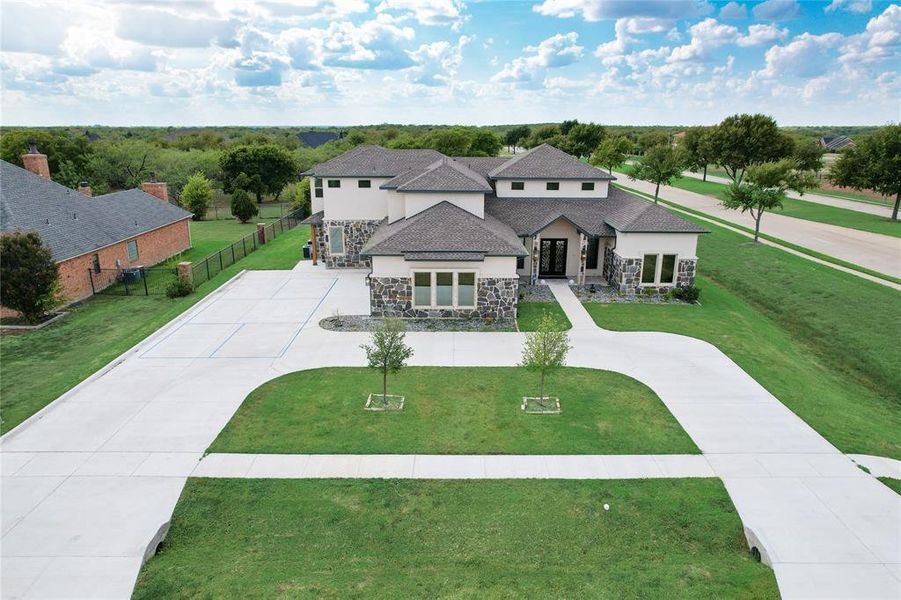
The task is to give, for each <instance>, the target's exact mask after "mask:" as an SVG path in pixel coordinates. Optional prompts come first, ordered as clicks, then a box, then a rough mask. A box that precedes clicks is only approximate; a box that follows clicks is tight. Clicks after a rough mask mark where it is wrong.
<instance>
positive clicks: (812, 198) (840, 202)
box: [684, 171, 892, 219]
mask: <svg viewBox="0 0 901 600" xmlns="http://www.w3.org/2000/svg"><path fill="white" fill-rule="evenodd" d="M684 174H685V176H686V177H693V178H694V179H703V178H704V175H703V174H702V173H693V172H691V171H686V172H685V173H684ZM707 181H712V182H714V183H722V184H723V185H731V184H732V180H731V179H728V178H726V177H718V176H716V175H708V176H707ZM786 195H788V197H789V198H794V199H795V200H803V201H805V202H812V203H814V204H824V205H826V206H834V207H835V208H844V209H846V210H853V211H856V212H862V213H867V214H870V215H876V216H878V217H883V218H885V219H889V218H891V216H892V207H891V206H888V205H886V204H873V203H869V202H855V201H854V200H845V199H844V198H836V197H834V196H826V195H824V194H817V193H809V192H806V193H805V194H804V195H803V196H802V195H801V194H799V193H798V192H796V191H794V190H788V192H786Z"/></svg>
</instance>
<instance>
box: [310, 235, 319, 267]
mask: <svg viewBox="0 0 901 600" xmlns="http://www.w3.org/2000/svg"><path fill="white" fill-rule="evenodd" d="M310 241H311V242H313V266H314V267H315V266H316V260H317V259H318V258H319V243H318V241H317V240H316V226H315V225H310Z"/></svg>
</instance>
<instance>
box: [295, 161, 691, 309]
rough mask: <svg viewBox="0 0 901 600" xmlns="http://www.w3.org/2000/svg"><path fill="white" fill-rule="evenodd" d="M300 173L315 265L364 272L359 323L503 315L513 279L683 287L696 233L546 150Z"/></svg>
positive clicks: (631, 289)
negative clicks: (308, 202) (307, 186)
mask: <svg viewBox="0 0 901 600" xmlns="http://www.w3.org/2000/svg"><path fill="white" fill-rule="evenodd" d="M305 175H309V176H311V177H312V178H313V186H312V189H313V200H312V204H313V207H312V208H313V215H312V216H311V217H310V218H309V219H307V222H308V223H309V224H311V225H312V227H313V231H314V235H313V238H314V245H315V246H314V252H315V255H316V256H318V257H319V258H320V259H321V260H322V261H323V262H324V263H325V265H326V267H327V268H369V269H370V274H369V285H370V303H371V310H372V314H373V315H382V316H400V317H474V316H477V317H483V318H499V317H515V316H516V302H517V295H518V287H519V282H520V281H521V280H523V281H530V282H533V283H534V282H537V281H538V280H539V279H547V278H556V277H559V278H568V279H571V280H574V281H576V282H578V283H584V282H585V281H586V278H603V279H605V280H607V281H608V282H609V283H610V284H611V285H613V286H615V287H617V288H618V289H619V290H620V291H622V292H624V293H635V292H640V291H641V290H643V289H645V288H654V289H657V290H661V291H664V290H666V289H668V288H672V287H673V286H679V287H684V286H689V285H692V284H693V283H694V277H695V270H696V268H697V256H696V254H695V248H696V244H697V238H698V234H700V233H704V231H705V230H704V229H702V228H700V227H698V226H697V225H695V224H693V223H691V222H689V221H686V220H685V219H682V218H680V217H678V216H676V215H674V214H673V213H671V212H670V211H668V210H666V209H664V208H662V207H660V206H656V205H653V204H650V203H648V202H646V201H644V200H642V199H640V198H638V197H636V196H634V195H632V194H629V193H627V192H625V191H623V190H620V189H618V188H613V187H611V186H610V185H609V184H610V181H611V180H613V179H615V178H614V177H611V176H610V175H608V174H606V173H604V172H603V171H601V170H599V169H596V168H595V167H593V166H591V165H587V164H585V163H583V162H581V161H579V160H578V159H576V158H575V157H573V156H571V155H569V154H567V153H565V152H563V151H561V150H558V149H556V148H554V147H552V146H548V145H546V144H544V145H541V146H538V147H536V148H534V149H532V150H530V151H529V152H525V153H523V154H519V155H516V156H513V157H488V158H480V157H453V158H452V157H448V156H444V155H443V154H441V153H440V152H436V151H434V150H389V149H386V148H382V147H380V146H358V147H356V148H354V149H352V150H349V151H348V152H346V153H344V154H342V155H341V156H338V157H336V158H333V159H332V160H329V161H327V162H324V163H322V164H319V165H317V166H315V167H314V168H312V169H310V170H309V171H308V172H306V173H305Z"/></svg>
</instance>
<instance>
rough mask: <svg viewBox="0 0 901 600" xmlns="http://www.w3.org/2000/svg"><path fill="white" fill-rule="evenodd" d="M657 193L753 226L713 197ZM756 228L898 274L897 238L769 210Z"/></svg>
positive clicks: (624, 179) (668, 190)
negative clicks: (774, 212)
mask: <svg viewBox="0 0 901 600" xmlns="http://www.w3.org/2000/svg"><path fill="white" fill-rule="evenodd" d="M613 174H614V175H615V176H616V177H618V178H619V182H620V183H621V184H622V185H624V186H625V187H630V188H633V189H636V190H638V191H640V192H643V193H645V194H650V195H651V196H653V195H654V188H655V186H654V184H652V183H648V182H647V181H642V180H640V179H639V180H635V181H633V180H630V179H629V176H628V175H626V174H625V173H618V172H616V171H614V172H613ZM659 196H660V198H663V199H665V200H669V201H671V202H675V203H676V204H680V205H682V206H685V207H688V208H691V209H694V210H697V211H700V212H703V213H705V214H708V215H711V216H714V217H717V218H719V219H722V220H724V221H727V222H730V223H736V224H738V225H742V226H744V227H749V228H750V229H752V230H753V229H754V219H752V218H751V215H749V214H747V213H741V212H739V211H737V210H729V209H726V208H724V207H723V206H722V205H721V204H720V202H719V200H717V199H716V198H712V197H710V196H705V195H703V194H696V193H694V192H689V191H687V190H683V189H680V188H676V187H672V186H661V188H660V194H659ZM760 231H761V232H762V233H766V234H768V235H771V236H774V237H776V238H779V239H780V240H785V241H786V242H790V243H792V244H795V245H798V246H803V247H805V248H809V249H810V250H814V251H816V252H820V253H822V254H826V255H828V256H832V257H834V258H838V259H840V260H843V261H846V262H849V263H851V264H853V265H858V266H861V267H866V268H867V269H872V270H873V271H877V272H879V273H883V274H886V275H891V276H893V277H901V238H896V237H892V236H888V235H880V234H878V233H870V232H869V231H859V230H857V229H849V228H847V227H838V226H835V225H829V224H827V223H817V222H815V221H806V220H804V219H796V218H794V217H786V216H783V215H779V214H772V213H767V214H765V215H764V216H763V219H762V220H761V222H760Z"/></svg>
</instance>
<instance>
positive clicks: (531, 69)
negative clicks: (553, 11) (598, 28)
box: [491, 31, 583, 84]
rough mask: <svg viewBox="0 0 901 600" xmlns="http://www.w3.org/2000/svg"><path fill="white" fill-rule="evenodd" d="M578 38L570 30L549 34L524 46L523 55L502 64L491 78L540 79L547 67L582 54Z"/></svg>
mask: <svg viewBox="0 0 901 600" xmlns="http://www.w3.org/2000/svg"><path fill="white" fill-rule="evenodd" d="M578 40H579V34H577V33H576V32H574V31H571V32H570V33H566V34H562V33H558V34H557V35H554V36H551V37H549V38H547V39H546V40H544V41H542V42H541V43H540V44H538V45H537V46H526V47H525V48H524V51H525V53H526V55H525V56H521V57H519V58H514V59H513V60H512V61H511V62H509V63H507V64H506V65H504V68H503V69H501V70H500V71H499V72H498V73H496V74H495V75H494V77H492V78H491V80H492V81H495V82H505V83H519V84H529V83H536V82H538V81H542V80H543V79H544V75H545V72H546V71H547V69H553V68H558V67H564V66H566V65H570V64H572V63H574V62H576V61H577V60H578V59H579V58H580V57H581V56H582V50H583V48H582V46H579V45H578V43H577V42H578Z"/></svg>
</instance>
